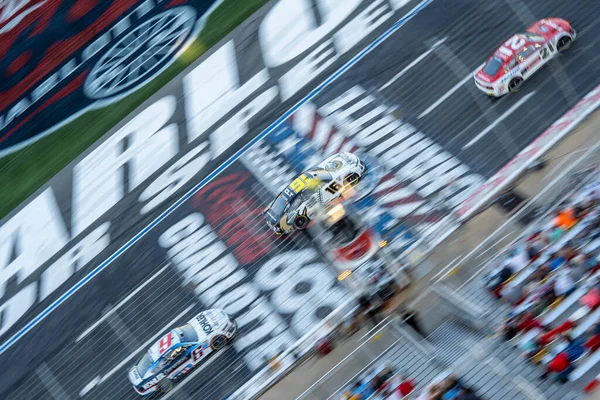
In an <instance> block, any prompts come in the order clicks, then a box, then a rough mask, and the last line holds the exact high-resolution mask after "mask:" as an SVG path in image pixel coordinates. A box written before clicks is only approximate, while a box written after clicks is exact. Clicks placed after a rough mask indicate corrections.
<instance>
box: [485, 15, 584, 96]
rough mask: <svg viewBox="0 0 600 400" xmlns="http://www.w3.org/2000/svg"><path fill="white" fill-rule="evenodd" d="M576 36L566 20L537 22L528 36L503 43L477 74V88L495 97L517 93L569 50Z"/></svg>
mask: <svg viewBox="0 0 600 400" xmlns="http://www.w3.org/2000/svg"><path fill="white" fill-rule="evenodd" d="M575 36H576V33H575V30H574V29H573V27H571V24H569V22H567V21H565V20H564V19H560V18H548V19H543V20H541V21H538V22H536V23H535V24H533V25H531V26H530V27H529V28H527V30H526V31H525V33H520V34H517V35H514V36H513V37H511V38H510V39H508V40H507V41H506V42H504V43H503V44H502V46H500V47H499V48H498V50H496V52H494V54H492V56H491V57H490V58H489V59H488V61H487V62H486V63H485V64H484V65H483V66H481V67H480V68H479V69H478V70H477V71H475V74H474V79H475V85H476V86H477V88H478V89H479V90H481V91H483V92H485V93H486V94H488V95H489V96H493V97H500V96H502V95H505V94H507V93H509V92H516V91H518V90H519V89H520V88H521V86H522V85H523V82H525V81H526V80H527V79H529V78H530V77H531V76H532V75H533V74H534V73H535V72H537V71H538V70H539V69H540V68H541V67H542V66H544V65H545V64H546V63H547V62H548V61H550V60H551V59H553V58H554V57H555V56H556V55H557V54H559V53H562V52H564V51H566V50H567V49H569V47H571V44H572V43H573V41H574V40H575Z"/></svg>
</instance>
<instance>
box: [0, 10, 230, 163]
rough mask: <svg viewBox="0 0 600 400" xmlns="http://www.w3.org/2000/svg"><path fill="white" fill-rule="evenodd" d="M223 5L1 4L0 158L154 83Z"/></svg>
mask: <svg viewBox="0 0 600 400" xmlns="http://www.w3.org/2000/svg"><path fill="white" fill-rule="evenodd" d="M218 3H220V1H218V0H179V1H171V0H104V1H92V0H89V1H86V0H6V1H2V2H0V76H1V79H0V154H2V153H6V152H7V151H11V150H15V149H18V148H20V147H22V146H23V145H25V144H26V143H30V142H32V141H34V140H36V139H37V138H39V137H40V136H42V135H44V134H45V133H48V132H50V131H52V130H53V129H55V128H56V127H57V126H58V125H60V124H63V123H65V122H67V121H69V120H70V119H72V118H73V117H74V116H77V115H79V114H80V113H81V112H82V111H84V110H87V109H89V108H91V107H99V106H105V105H107V104H109V103H111V102H114V101H116V100H118V99H119V98H121V97H123V96H125V95H127V94H129V93H131V92H132V91H134V90H136V89H137V88H139V87H141V86H142V85H144V84H145V83H147V82H149V81H150V80H152V79H153V78H154V77H155V76H156V75H157V74H158V73H159V72H161V71H162V70H163V69H164V68H165V67H166V66H168V65H169V64H170V63H171V62H172V61H173V60H174V59H175V57H176V55H177V53H178V52H180V51H181V50H183V49H184V48H185V46H186V44H188V43H190V41H191V40H193V39H194V38H195V37H196V36H197V34H198V33H199V32H200V30H201V28H202V26H203V25H204V21H205V18H206V17H207V16H208V14H209V11H211V10H212V9H213V8H214V6H216V5H217V4H218Z"/></svg>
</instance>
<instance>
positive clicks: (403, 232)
mask: <svg viewBox="0 0 600 400" xmlns="http://www.w3.org/2000/svg"><path fill="white" fill-rule="evenodd" d="M264 140H265V142H266V143H267V144H268V145H269V146H271V147H272V148H273V149H275V150H277V152H278V153H279V154H280V156H281V157H283V158H284V159H285V161H286V163H287V164H288V165H289V166H291V167H292V169H293V170H294V171H295V172H297V173H301V172H303V171H306V170H307V169H309V168H311V167H312V166H314V165H315V164H317V163H319V162H320V161H322V160H323V159H324V158H326V157H327V156H328V155H327V154H323V153H322V152H321V151H319V150H317V148H316V146H314V145H313V144H312V143H311V142H310V141H309V140H307V139H306V137H304V136H303V135H301V134H299V133H298V132H296V130H294V128H293V127H292V126H291V125H290V124H289V123H284V124H282V125H281V127H280V128H279V129H278V130H277V131H275V132H273V133H271V134H270V135H268V136H266V137H265V139H264ZM356 153H357V155H358V156H359V157H360V158H361V160H362V161H363V162H364V163H365V165H366V166H367V174H366V175H365V176H364V177H363V179H362V180H361V181H360V183H359V184H358V185H357V187H356V189H357V190H356V191H357V193H358V197H356V198H355V200H354V204H355V206H356V208H357V209H358V210H359V211H361V212H364V214H363V215H365V216H367V217H368V218H369V221H370V222H371V223H372V224H373V226H374V227H375V229H376V230H377V231H378V232H379V234H380V235H381V236H382V237H383V238H385V239H387V240H389V241H390V242H391V241H392V240H398V239H400V242H401V243H402V247H401V248H396V250H399V251H400V252H402V251H404V250H406V249H407V248H408V247H409V246H410V245H411V244H412V243H414V242H415V241H416V240H417V239H418V237H417V235H416V234H415V233H414V232H412V231H411V230H410V229H409V227H408V226H406V225H405V224H403V223H402V221H400V220H399V219H398V218H396V217H395V216H394V215H393V214H392V213H391V212H390V209H389V208H386V207H385V206H383V205H382V204H381V202H380V201H379V200H380V196H378V194H377V192H376V191H375V188H376V187H377V185H378V184H379V183H380V181H381V179H382V177H383V175H385V171H384V167H383V166H382V165H381V164H380V163H379V162H378V160H377V159H376V158H375V157H372V156H370V155H368V154H364V153H361V152H360V151H357V152H356Z"/></svg>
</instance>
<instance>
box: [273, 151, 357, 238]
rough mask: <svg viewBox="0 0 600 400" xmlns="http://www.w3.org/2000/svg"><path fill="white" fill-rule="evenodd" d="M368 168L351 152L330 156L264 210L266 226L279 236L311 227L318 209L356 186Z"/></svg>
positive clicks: (299, 177) (286, 189) (293, 182)
mask: <svg viewBox="0 0 600 400" xmlns="http://www.w3.org/2000/svg"><path fill="white" fill-rule="evenodd" d="M365 171H366V167H365V165H364V164H363V162H362V161H361V160H360V159H359V158H358V157H357V156H356V155H354V154H352V153H338V154H334V155H332V156H330V157H329V158H327V159H326V160H324V161H323V162H321V163H319V164H318V165H317V166H316V167H314V168H311V169H309V170H308V171H306V172H304V173H303V174H301V175H300V176H298V177H297V178H296V179H294V180H293V181H292V183H290V184H289V185H288V186H287V187H286V188H285V189H284V190H283V192H281V193H280V194H279V195H278V196H277V197H276V198H275V200H273V201H272V202H271V204H269V206H268V207H267V208H266V210H265V211H264V213H263V214H264V216H265V219H266V221H267V225H268V226H269V227H270V228H271V229H272V230H273V231H275V233H277V234H278V235H282V234H287V233H290V232H292V231H293V230H294V229H304V228H306V227H307V226H308V223H309V222H310V220H311V218H312V216H313V214H314V212H315V209H316V206H318V205H320V204H327V203H329V202H330V201H332V200H334V199H337V198H339V197H341V196H342V195H343V194H344V193H346V192H347V190H348V189H350V188H351V187H353V186H355V185H356V184H357V183H358V181H359V179H360V178H361V177H362V176H363V175H364V173H365Z"/></svg>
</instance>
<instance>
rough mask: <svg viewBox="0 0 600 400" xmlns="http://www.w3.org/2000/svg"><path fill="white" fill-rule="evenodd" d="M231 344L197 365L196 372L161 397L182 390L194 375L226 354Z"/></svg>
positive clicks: (162, 398) (163, 398) (166, 396)
mask: <svg viewBox="0 0 600 400" xmlns="http://www.w3.org/2000/svg"><path fill="white" fill-rule="evenodd" d="M230 347H231V346H225V347H223V348H222V349H221V350H219V352H218V353H216V354H215V355H213V356H212V357H210V358H209V359H208V360H207V361H206V362H205V363H203V364H201V365H200V366H198V367H196V368H195V370H194V372H192V373H191V374H189V375H188V376H186V377H185V379H184V380H183V381H182V382H179V383H178V384H177V385H176V386H175V387H174V388H173V390H171V391H170V392H169V393H167V394H166V395H164V396H162V397H161V398H160V399H161V400H167V399H168V398H169V397H171V396H173V395H174V394H175V393H177V391H178V390H180V389H181V388H182V387H183V386H184V385H185V384H186V383H188V382H190V381H191V380H192V378H193V377H195V376H196V375H198V374H199V373H200V372H202V370H204V368H206V367H208V366H209V365H210V364H212V363H213V362H214V361H215V360H216V359H217V358H219V357H221V356H222V355H223V354H225V352H226V351H227V349H229V348H230Z"/></svg>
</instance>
